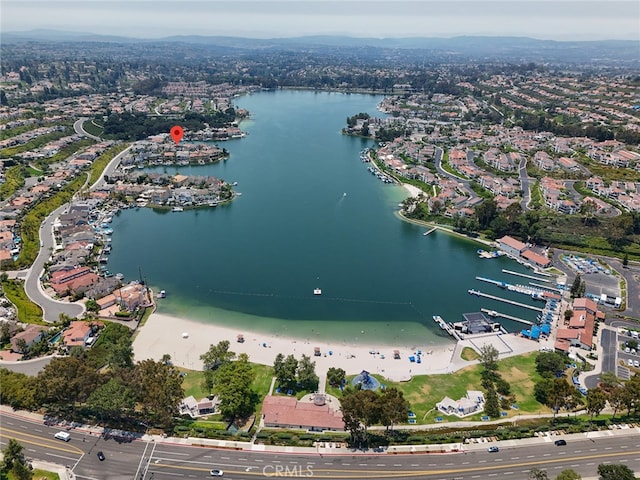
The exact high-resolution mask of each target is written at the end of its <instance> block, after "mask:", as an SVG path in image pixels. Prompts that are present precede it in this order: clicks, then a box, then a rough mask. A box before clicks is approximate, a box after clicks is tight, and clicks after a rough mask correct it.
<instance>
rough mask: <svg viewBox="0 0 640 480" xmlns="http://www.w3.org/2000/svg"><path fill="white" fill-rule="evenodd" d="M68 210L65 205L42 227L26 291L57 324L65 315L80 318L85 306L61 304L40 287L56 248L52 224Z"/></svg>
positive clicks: (55, 211)
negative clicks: (61, 316) (36, 254)
mask: <svg viewBox="0 0 640 480" xmlns="http://www.w3.org/2000/svg"><path fill="white" fill-rule="evenodd" d="M66 208H67V205H63V206H61V207H59V208H57V209H56V210H54V211H53V213H51V215H49V216H48V217H47V218H46V219H45V220H44V221H43V222H42V224H41V225H40V245H41V246H40V251H39V252H38V256H37V257H36V259H35V261H34V262H33V265H32V266H31V268H30V269H29V271H28V273H27V275H26V278H25V284H24V289H25V292H26V293H27V296H28V297H29V298H30V299H31V301H33V302H35V303H37V304H38V305H40V307H42V310H43V311H44V315H43V317H44V319H45V320H46V321H48V322H55V321H57V320H58V319H59V318H60V314H61V313H64V314H65V315H68V316H70V317H73V318H75V317H78V316H80V315H82V314H83V313H84V306H83V305H80V304H77V303H69V302H60V301H58V300H54V299H52V298H50V297H49V296H48V295H47V294H45V293H44V292H43V291H42V289H41V287H40V276H41V275H42V273H43V272H44V264H45V263H46V262H47V261H48V260H49V257H50V256H51V251H52V249H53V247H54V239H53V224H52V222H53V221H54V220H55V219H56V218H57V217H58V215H60V213H62V212H63V211H64V210H65V209H66Z"/></svg>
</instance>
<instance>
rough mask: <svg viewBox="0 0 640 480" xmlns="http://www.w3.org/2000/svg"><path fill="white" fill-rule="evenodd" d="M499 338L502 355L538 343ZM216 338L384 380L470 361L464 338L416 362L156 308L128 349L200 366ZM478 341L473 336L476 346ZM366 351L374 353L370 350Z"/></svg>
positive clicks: (269, 356)
mask: <svg viewBox="0 0 640 480" xmlns="http://www.w3.org/2000/svg"><path fill="white" fill-rule="evenodd" d="M238 334H242V335H243V337H244V343H238V341H237V338H238ZM501 338H502V340H504V341H505V342H507V343H508V344H509V345H510V346H511V349H512V351H511V352H509V354H508V355H515V354H518V353H524V352H527V351H534V350H537V349H538V347H539V345H538V344H537V343H536V342H532V341H530V340H524V339H521V338H518V337H515V336H513V335H503V336H502V337H501ZM221 340H228V341H229V343H230V344H231V350H232V351H234V352H235V353H246V354H247V355H249V360H250V361H251V362H254V363H258V364H263V365H273V361H274V359H275V357H276V355H277V354H278V353H282V354H284V355H285V356H286V355H289V354H293V355H294V356H295V357H296V358H298V359H299V358H300V357H301V356H302V355H303V354H304V355H307V356H309V357H311V359H312V360H313V361H315V362H316V372H317V373H318V374H323V373H326V371H327V370H328V369H329V368H330V367H340V368H343V369H344V370H345V371H346V372H347V374H356V373H360V372H361V371H362V370H366V371H368V372H369V373H377V374H380V375H382V376H384V377H386V378H388V379H389V380H394V381H400V380H408V379H409V378H411V377H412V376H413V375H424V374H435V373H451V372H454V371H456V370H458V369H460V368H463V367H464V366H466V365H470V364H471V363H470V362H466V361H464V360H462V359H461V358H460V352H461V351H462V348H463V347H464V346H465V345H468V343H467V342H458V345H457V346H455V345H448V346H441V347H434V348H430V349H429V350H422V355H421V363H417V362H410V361H409V357H410V356H412V355H413V356H414V357H416V353H417V350H415V351H411V350H408V349H407V348H406V347H405V348H402V347H398V348H397V349H398V350H399V353H400V359H394V358H393V351H394V350H395V349H396V348H394V347H389V346H384V347H373V348H372V347H367V346H363V345H358V344H352V343H346V342H339V341H336V342H315V341H314V342H310V341H308V340H306V339H296V338H289V337H281V336H277V335H268V334H262V333H254V332H249V331H246V330H241V331H239V330H235V329H232V328H228V327H222V326H219V325H214V324H208V323H202V322H197V321H194V320H189V319H183V318H176V317H172V316H169V315H165V314H160V313H153V314H152V315H151V316H150V317H149V319H148V320H147V322H146V324H145V326H144V327H142V328H141V329H140V330H139V332H138V335H137V336H136V339H135V341H134V343H133V349H134V355H135V359H136V360H144V359H147V358H152V359H154V360H160V359H161V358H162V356H163V355H164V354H169V355H171V359H172V361H173V363H174V364H175V365H176V366H179V367H183V368H187V369H190V370H201V369H202V367H203V365H202V362H201V360H200V355H202V354H203V353H205V352H206V351H207V350H209V347H210V345H212V344H214V345H215V344H217V343H218V342H219V341H221ZM482 343H484V342H482V341H478V342H476V344H477V345H476V346H480V345H481V344H482ZM478 344H479V345H478ZM316 347H318V348H319V349H320V356H315V355H314V350H315V348H316ZM418 348H419V347H418ZM372 350H374V351H375V352H377V353H371V351H372ZM329 352H332V353H331V354H329ZM416 360H417V357H416Z"/></svg>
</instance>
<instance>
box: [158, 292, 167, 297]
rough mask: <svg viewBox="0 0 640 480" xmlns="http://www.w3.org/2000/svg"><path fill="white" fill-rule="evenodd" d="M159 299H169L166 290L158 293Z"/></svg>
mask: <svg viewBox="0 0 640 480" xmlns="http://www.w3.org/2000/svg"><path fill="white" fill-rule="evenodd" d="M156 297H157V298H166V297H167V292H166V291H165V290H160V293H158V295H156Z"/></svg>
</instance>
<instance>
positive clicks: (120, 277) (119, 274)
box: [116, 273, 124, 280]
mask: <svg viewBox="0 0 640 480" xmlns="http://www.w3.org/2000/svg"><path fill="white" fill-rule="evenodd" d="M116 278H117V279H118V280H122V279H123V278H124V275H123V274H121V273H116Z"/></svg>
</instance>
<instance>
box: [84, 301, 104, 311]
mask: <svg viewBox="0 0 640 480" xmlns="http://www.w3.org/2000/svg"><path fill="white" fill-rule="evenodd" d="M85 307H87V311H89V312H99V311H100V305H98V302H96V301H95V300H94V299H92V298H90V299H89V300H87V301H86V302H85Z"/></svg>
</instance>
